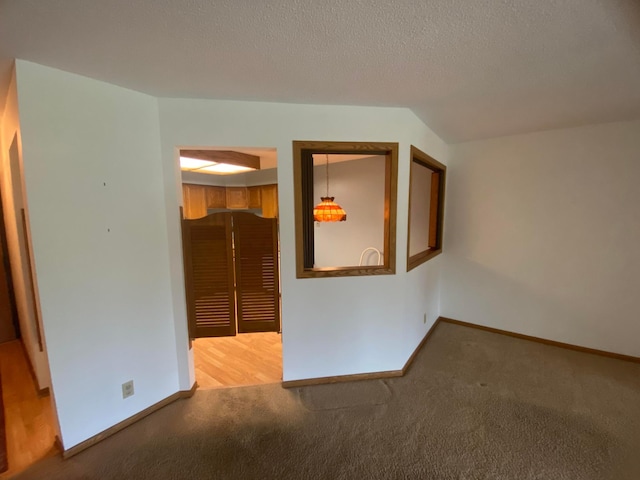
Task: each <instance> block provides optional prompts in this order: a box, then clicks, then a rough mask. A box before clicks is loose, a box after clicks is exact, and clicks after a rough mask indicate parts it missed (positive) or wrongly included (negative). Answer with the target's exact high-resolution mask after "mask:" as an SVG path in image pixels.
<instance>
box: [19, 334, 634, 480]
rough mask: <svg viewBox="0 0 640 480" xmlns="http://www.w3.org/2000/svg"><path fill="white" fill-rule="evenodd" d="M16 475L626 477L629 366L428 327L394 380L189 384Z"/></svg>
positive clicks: (630, 445) (630, 433)
mask: <svg viewBox="0 0 640 480" xmlns="http://www.w3.org/2000/svg"><path fill="white" fill-rule="evenodd" d="M16 478H19V479H51V480H56V479H60V480H62V479H64V480H71V479H87V480H89V479H101V480H102V479H150V480H151V479H154V480H158V479H199V478H203V479H296V480H306V479H518V480H524V479H551V480H562V479H575V480H606V479H611V480H625V479H629V480H637V479H640V365H639V364H633V363H628V362H623V361H619V360H613V359H609V358H603V357H598V356H594V355H589V354H584V353H579V352H574V351H569V350H563V349H559V348H556V347H549V346H545V345H541V344H537V343H532V342H528V341H526V340H519V339H514V338H510V337H506V336H501V335H497V334H493V333H488V332H484V331H480V330H476V329H471V328H467V327H461V326H457V325H451V324H446V323H441V324H440V325H439V326H438V328H437V329H436V331H435V332H434V334H433V336H432V337H431V338H430V339H429V341H428V342H427V344H426V345H425V347H424V348H423V350H422V352H421V353H420V354H419V355H418V356H417V358H416V359H415V362H414V364H413V366H412V368H411V369H410V370H409V372H408V374H407V375H406V376H405V377H402V378H394V379H389V380H385V381H382V380H374V381H366V382H353V383H349V384H343V385H340V384H337V385H328V386H318V387H305V388H298V389H292V390H284V389H282V388H281V387H280V386H279V385H266V386H258V387H243V388H236V389H225V390H208V391H198V392H196V394H195V396H194V397H193V398H192V399H190V400H181V401H178V402H176V403H174V404H172V405H170V406H168V407H166V408H164V409H162V410H160V411H159V412H157V413H155V414H153V415H151V416H150V417H147V418H146V419H144V420H142V421H140V422H139V423H137V424H135V425H134V426H132V427H129V428H127V429H125V430H123V431H122V432H120V433H118V434H116V435H114V436H113V437H111V438H108V439H107V440H105V441H103V442H102V443H100V444H99V445H97V446H95V447H92V448H90V449H89V450H86V451H85V452H83V453H81V454H79V455H77V456H75V457H73V458H71V459H69V460H66V461H62V460H61V459H60V458H49V459H46V460H44V461H42V462H41V463H39V464H36V465H34V466H33V467H32V468H30V469H29V470H28V471H26V472H24V473H23V474H21V475H19V476H18V477H16Z"/></svg>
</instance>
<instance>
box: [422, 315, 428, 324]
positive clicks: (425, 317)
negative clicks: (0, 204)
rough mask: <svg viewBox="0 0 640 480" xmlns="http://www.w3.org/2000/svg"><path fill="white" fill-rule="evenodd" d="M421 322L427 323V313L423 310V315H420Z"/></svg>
mask: <svg viewBox="0 0 640 480" xmlns="http://www.w3.org/2000/svg"><path fill="white" fill-rule="evenodd" d="M422 323H424V324H426V323H427V313H426V312H425V314H424V316H423V317H422Z"/></svg>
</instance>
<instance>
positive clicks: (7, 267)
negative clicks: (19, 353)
mask: <svg viewBox="0 0 640 480" xmlns="http://www.w3.org/2000/svg"><path fill="white" fill-rule="evenodd" d="M0 243H2V263H3V265H2V267H3V269H4V275H5V277H6V282H7V289H8V290H9V292H8V293H9V304H10V307H11V322H12V323H13V328H14V330H15V332H16V338H21V336H22V335H21V331H20V317H19V316H18V304H17V302H16V293H15V288H14V285H13V275H12V274H11V262H10V259H9V246H8V245H7V229H6V226H5V223H4V203H3V201H2V192H1V191H0Z"/></svg>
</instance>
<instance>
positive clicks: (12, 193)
mask: <svg viewBox="0 0 640 480" xmlns="http://www.w3.org/2000/svg"><path fill="white" fill-rule="evenodd" d="M14 138H15V139H16V143H15V144H13V141H14ZM0 143H1V149H0V150H1V153H0V158H1V159H2V166H1V168H0V172H1V177H0V190H1V191H2V202H3V205H4V217H5V225H6V229H7V246H8V248H9V259H10V263H11V275H12V277H13V283H14V291H15V296H16V306H17V309H18V317H19V319H20V331H21V334H22V339H23V343H24V346H25V350H26V352H27V355H28V356H29V360H30V362H31V365H32V366H33V370H34V373H35V376H36V382H37V384H38V388H40V389H44V388H47V387H49V386H50V382H51V380H50V378H49V367H48V364H47V355H46V349H45V348H44V344H43V350H42V351H40V345H39V342H38V330H37V328H38V327H37V323H36V322H37V321H38V320H37V317H36V309H37V305H34V302H33V290H32V284H31V279H30V274H29V268H30V265H29V262H28V259H27V253H26V252H27V251H26V248H27V247H29V245H28V244H27V242H26V241H25V235H24V230H23V228H22V215H21V209H22V208H24V209H25V211H26V213H27V216H28V212H29V210H28V205H27V201H26V198H25V195H24V185H23V179H22V142H21V132H20V118H19V113H18V91H17V88H16V78H15V72H14V73H13V75H12V79H11V84H10V86H9V92H8V97H7V101H6V103H5V110H4V112H3V115H2V128H1V135H0ZM12 147H13V148H12Z"/></svg>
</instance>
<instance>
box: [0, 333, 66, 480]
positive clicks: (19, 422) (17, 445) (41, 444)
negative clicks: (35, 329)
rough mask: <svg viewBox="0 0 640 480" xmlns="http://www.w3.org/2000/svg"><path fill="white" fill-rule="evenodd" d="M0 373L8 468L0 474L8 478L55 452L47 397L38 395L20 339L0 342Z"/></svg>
mask: <svg viewBox="0 0 640 480" xmlns="http://www.w3.org/2000/svg"><path fill="white" fill-rule="evenodd" d="M0 375H1V376H2V396H3V401H4V412H5V427H6V434H7V456H8V459H9V470H7V471H6V472H4V473H2V474H0V478H8V477H10V476H12V475H14V474H16V473H17V472H19V471H21V470H24V469H25V468H26V467H28V466H29V465H31V464H32V463H35V462H36V461H37V460H39V459H41V458H43V457H46V456H48V455H55V454H56V453H59V452H58V450H57V449H56V448H55V447H54V440H55V435H56V433H55V427H54V417H53V410H52V408H51V398H50V397H49V396H48V395H47V396H43V397H40V396H38V393H37V391H36V386H35V385H34V382H33V378H32V377H31V373H30V371H29V366H28V363H27V358H26V356H25V352H24V349H23V347H22V344H21V343H20V340H13V341H11V342H6V343H2V344H0Z"/></svg>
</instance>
